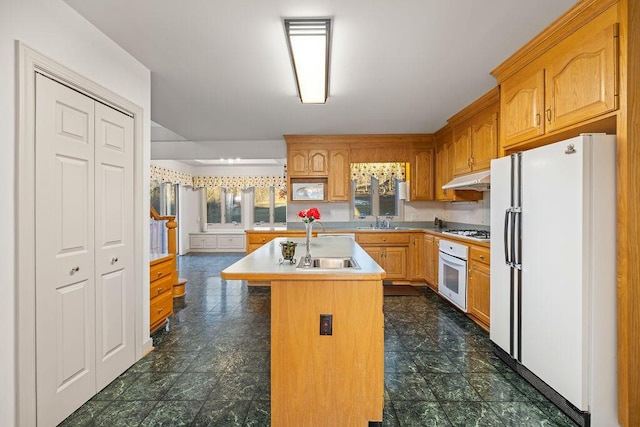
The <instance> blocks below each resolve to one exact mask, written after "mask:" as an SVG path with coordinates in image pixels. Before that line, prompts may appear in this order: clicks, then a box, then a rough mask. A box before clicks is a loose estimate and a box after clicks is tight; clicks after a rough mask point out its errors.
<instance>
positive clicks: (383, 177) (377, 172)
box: [351, 163, 405, 186]
mask: <svg viewBox="0 0 640 427" xmlns="http://www.w3.org/2000/svg"><path fill="white" fill-rule="evenodd" d="M371 177H374V178H375V179H377V180H378V182H380V183H383V182H386V181H389V180H391V179H394V178H396V179H398V180H400V181H404V180H405V164H404V163H351V179H352V180H355V181H356V185H358V186H367V185H369V183H370V182H371Z"/></svg>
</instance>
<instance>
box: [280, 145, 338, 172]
mask: <svg viewBox="0 0 640 427" xmlns="http://www.w3.org/2000/svg"><path fill="white" fill-rule="evenodd" d="M328 157H329V152H328V150H308V149H299V148H294V149H290V150H288V154H287V170H288V174H289V175H290V176H327V175H328V173H329V166H328V164H329V163H328Z"/></svg>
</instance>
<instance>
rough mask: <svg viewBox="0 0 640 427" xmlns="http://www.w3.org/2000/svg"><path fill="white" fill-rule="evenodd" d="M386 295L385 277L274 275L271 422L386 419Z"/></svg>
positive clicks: (320, 423) (330, 423)
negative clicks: (325, 321)
mask: <svg viewBox="0 0 640 427" xmlns="http://www.w3.org/2000/svg"><path fill="white" fill-rule="evenodd" d="M382 298H383V297H382V281H381V280H376V281H374V280H362V281H357V280H338V281H331V280H326V281H320V280H302V279H299V280H295V279H292V280H277V281H275V280H274V281H272V283H271V425H273V426H366V425H371V423H372V422H374V423H380V424H382V410H383V405H384V315H383V312H382ZM322 315H331V316H332V320H333V327H332V332H331V334H330V335H321V334H320V316H322Z"/></svg>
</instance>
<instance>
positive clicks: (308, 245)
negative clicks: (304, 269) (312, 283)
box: [304, 222, 313, 266]
mask: <svg viewBox="0 0 640 427" xmlns="http://www.w3.org/2000/svg"><path fill="white" fill-rule="evenodd" d="M304 228H305V232H306V236H307V240H306V249H307V253H306V254H305V255H304V265H305V266H310V265H311V232H312V230H313V223H312V222H305V223H304Z"/></svg>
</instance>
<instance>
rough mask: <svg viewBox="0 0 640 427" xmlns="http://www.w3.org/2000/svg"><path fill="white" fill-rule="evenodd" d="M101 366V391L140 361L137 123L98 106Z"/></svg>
mask: <svg viewBox="0 0 640 427" xmlns="http://www.w3.org/2000/svg"><path fill="white" fill-rule="evenodd" d="M95 144H96V153H95V164H96V194H95V204H96V238H97V244H98V246H97V248H96V284H97V293H96V296H97V297H96V337H97V338H98V342H97V343H96V344H97V354H98V355H99V357H98V360H97V365H96V372H97V388H98V390H100V389H101V388H103V387H105V386H106V385H107V384H109V383H110V382H111V381H112V380H113V379H115V378H116V377H117V376H118V375H120V374H121V373H122V372H124V371H125V370H126V369H127V368H128V367H129V366H131V365H132V364H133V363H134V362H135V348H134V336H133V333H134V330H135V329H134V324H133V314H134V297H135V296H134V283H133V282H131V278H132V277H133V240H132V239H133V222H134V218H133V192H132V191H131V189H132V188H133V119H132V118H131V117H129V116H127V115H125V114H123V113H121V112H119V111H116V110H114V109H112V108H109V107H107V106H105V105H103V104H99V103H96V141H95Z"/></svg>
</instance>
